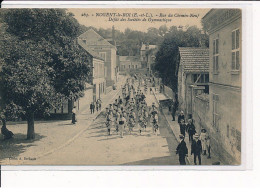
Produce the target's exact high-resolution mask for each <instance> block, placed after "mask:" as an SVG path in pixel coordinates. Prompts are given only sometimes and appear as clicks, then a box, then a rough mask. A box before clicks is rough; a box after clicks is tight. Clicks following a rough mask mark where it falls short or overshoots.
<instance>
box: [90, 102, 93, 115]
mask: <svg viewBox="0 0 260 194" xmlns="http://www.w3.org/2000/svg"><path fill="white" fill-rule="evenodd" d="M89 109H90V113H91V114H93V104H92V102H91V103H90V105H89Z"/></svg>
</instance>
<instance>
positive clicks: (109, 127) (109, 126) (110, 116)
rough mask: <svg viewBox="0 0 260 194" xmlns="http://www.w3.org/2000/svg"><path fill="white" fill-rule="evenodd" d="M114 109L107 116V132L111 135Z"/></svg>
mask: <svg viewBox="0 0 260 194" xmlns="http://www.w3.org/2000/svg"><path fill="white" fill-rule="evenodd" d="M112 117H113V115H112V111H109V113H108V114H107V118H106V126H107V134H108V135H110V130H111V125H112Z"/></svg>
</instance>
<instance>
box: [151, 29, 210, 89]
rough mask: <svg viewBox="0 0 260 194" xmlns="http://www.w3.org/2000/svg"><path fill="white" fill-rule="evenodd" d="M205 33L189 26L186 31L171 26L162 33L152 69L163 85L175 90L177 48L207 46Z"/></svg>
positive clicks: (177, 60) (177, 62)
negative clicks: (162, 36) (166, 31)
mask: <svg viewBox="0 0 260 194" xmlns="http://www.w3.org/2000/svg"><path fill="white" fill-rule="evenodd" d="M206 40H208V36H207V35H202V34H201V31H200V30H199V29H198V28H197V27H195V26H191V27H189V28H188V29H187V30H186V31H182V30H178V29H177V27H175V26H172V27H171V28H170V30H169V31H168V33H166V34H165V35H164V40H163V42H162V44H161V46H160V48H159V50H158V52H157V54H156V60H155V67H154V70H155V71H156V72H157V73H158V74H159V76H160V77H161V78H162V81H163V83H164V84H165V85H168V86H169V87H171V88H172V90H173V91H175V92H177V90H178V89H177V86H178V77H177V75H178V65H179V58H178V54H179V53H178V48H179V47H200V46H202V44H204V45H205V46H208V42H206Z"/></svg>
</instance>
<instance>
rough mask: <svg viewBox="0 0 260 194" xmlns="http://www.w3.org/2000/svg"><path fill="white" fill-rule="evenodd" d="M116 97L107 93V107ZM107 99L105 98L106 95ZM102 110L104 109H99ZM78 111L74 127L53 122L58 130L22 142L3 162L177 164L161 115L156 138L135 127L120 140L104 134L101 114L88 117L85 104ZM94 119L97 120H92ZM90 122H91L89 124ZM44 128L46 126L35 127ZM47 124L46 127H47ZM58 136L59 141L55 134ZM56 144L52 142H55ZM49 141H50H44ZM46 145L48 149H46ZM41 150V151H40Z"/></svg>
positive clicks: (173, 142)
mask: <svg viewBox="0 0 260 194" xmlns="http://www.w3.org/2000/svg"><path fill="white" fill-rule="evenodd" d="M119 88H120V87H119ZM119 95H120V92H118V91H111V93H110V96H113V98H111V97H108V99H109V101H110V102H108V103H107V104H109V103H112V102H113V100H114V99H115V98H117V97H118V96H119ZM108 96H109V95H108ZM146 100H147V103H148V104H152V102H155V103H156V99H155V97H154V96H153V94H150V93H149V92H148V94H146ZM103 108H105V107H103ZM83 110H84V111H80V112H79V115H78V116H77V118H78V123H77V124H76V125H71V124H68V121H66V122H67V124H66V123H65V122H64V121H57V122H55V123H56V125H63V127H62V128H61V129H60V130H52V129H51V128H48V129H47V130H49V131H50V130H52V132H50V133H48V136H45V137H43V138H42V139H39V140H38V141H37V140H36V141H34V142H28V145H26V142H25V141H24V142H22V143H21V144H22V145H23V152H21V153H19V154H17V155H16V156H11V157H12V158H5V159H4V162H3V163H5V164H6V163H9V164H32V165H52V164H56V165H178V164H179V163H178V156H177V155H176V154H175V149H176V147H177V141H176V139H175V137H174V135H173V132H172V130H171V129H170V128H169V126H167V121H166V119H165V117H164V116H163V115H159V130H160V135H158V136H157V135H154V134H153V133H152V129H151V126H150V125H148V127H147V130H146V131H144V132H142V135H139V132H138V127H135V128H134V132H133V133H132V134H128V133H127V132H126V133H125V136H124V138H120V136H119V135H118V134H117V133H116V131H115V127H114V126H113V127H112V129H111V136H108V135H107V128H106V126H105V114H104V112H100V113H98V114H97V115H96V116H94V115H90V113H89V109H88V107H87V105H85V108H84V109H83ZM95 117H97V118H96V119H95ZM93 119H94V121H92V120H93ZM39 125H45V126H46V123H45V124H44V123H42V124H38V125H37V128H38V126H39ZM47 125H48V124H47ZM45 130H46V129H45ZM61 130H64V133H65V132H66V134H68V136H66V135H65V136H64V135H61V134H60V139H59V138H58V137H56V134H55V133H61ZM52 136H53V137H56V138H57V142H59V144H57V143H53V142H55V141H56V138H55V139H54V138H53V137H52ZM48 140H51V142H48ZM48 145H50V146H48ZM41 148H42V149H41Z"/></svg>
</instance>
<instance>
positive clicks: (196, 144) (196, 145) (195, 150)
mask: <svg viewBox="0 0 260 194" xmlns="http://www.w3.org/2000/svg"><path fill="white" fill-rule="evenodd" d="M201 152H202V147H201V141H200V140H199V135H198V134H197V133H196V134H195V135H194V140H193V142H192V144H191V155H192V154H193V155H194V164H195V165H197V161H196V160H197V158H198V160H199V165H201Z"/></svg>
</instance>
